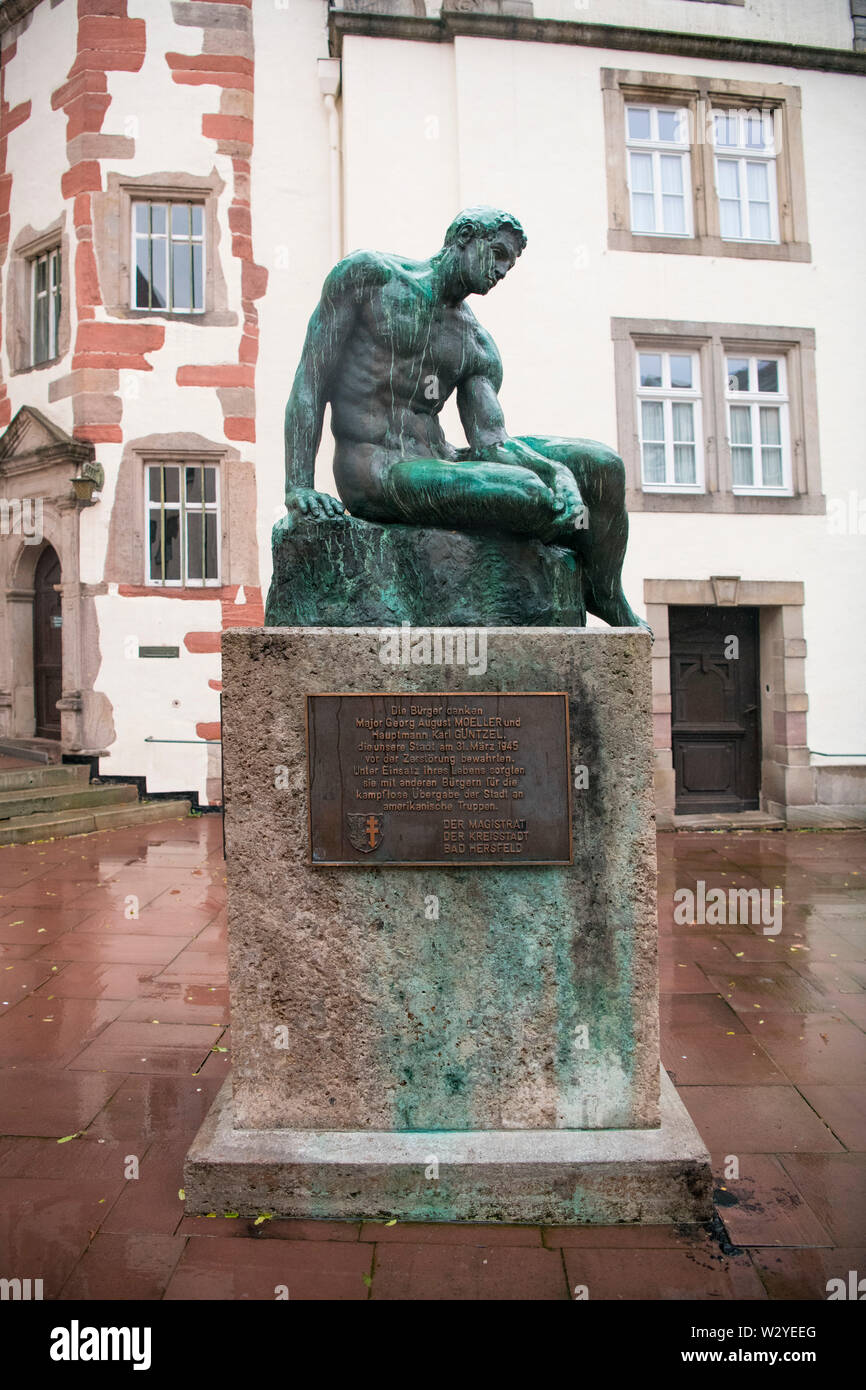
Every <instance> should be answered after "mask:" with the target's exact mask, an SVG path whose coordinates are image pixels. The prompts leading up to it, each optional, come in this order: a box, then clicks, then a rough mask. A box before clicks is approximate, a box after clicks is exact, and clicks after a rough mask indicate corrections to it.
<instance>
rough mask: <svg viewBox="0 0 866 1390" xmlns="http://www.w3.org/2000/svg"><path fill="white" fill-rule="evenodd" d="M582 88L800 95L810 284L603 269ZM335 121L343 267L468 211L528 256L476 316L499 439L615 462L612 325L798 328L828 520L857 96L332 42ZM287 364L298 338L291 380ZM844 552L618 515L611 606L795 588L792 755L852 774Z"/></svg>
mask: <svg viewBox="0 0 866 1390" xmlns="http://www.w3.org/2000/svg"><path fill="white" fill-rule="evenodd" d="M689 8H692V6H691V5H690V6H689ZM694 8H695V9H703V8H704V7H703V6H701V5H697V4H695V5H694ZM707 8H709V7H707ZM713 8H714V9H715V8H719V7H713ZM737 12H738V13H740V11H737ZM602 67H613V68H628V67H631V68H636V69H638V70H643V71H659V72H667V73H684V74H690V75H697V76H701V75H713V76H718V75H720V74H722V75H725V76H728V77H731V78H733V79H735V80H737V81H741V82H748V81H750V80H752V81H755V82H760V83H764V82H782V83H786V84H788V85H796V86H799V87H800V88H801V90H802V103H803V110H802V119H803V139H804V158H805V167H806V180H807V202H808V215H809V232H810V240H811V244H812V248H813V260H812V262H811V263H807V264H791V263H786V262H773V261H760V260H757V261H746V260H742V261H741V260H739V259H736V258H724V259H722V258H719V259H715V258H702V257H697V256H656V255H647V254H633V253H622V252H613V251H609V250H608V249H607V244H606V243H607V227H608V210H607V189H606V177H605V174H606V171H605V155H604V149H605V146H604V129H603V119H602V99H601V90H600V70H601V68H602ZM389 72H390V73H391V74H393V75H392V76H391V77H389V76H388V74H389ZM408 94H411V95H412V97H413V99H412V100H409V95H408ZM431 116H432V117H436V118H438V121H439V129H440V131H442V132H443V133H444V134H443V140H442V144H441V148H440V149H438V150H437V151H436V152H431V149H430V146H431V143H432V142H431V141H430V140H429V139H427V138H426V137H425V130H427V129H429V118H430V117H431ZM343 118H344V135H343V139H344V149H345V154H346V168H345V189H346V238H345V246H346V249H347V250H351V249H353V248H354V247H357V246H378V247H381V248H382V249H393V250H399V251H401V252H404V253H406V254H409V255H419V256H420V255H425V254H430V253H432V252H433V251H435V250H436V249H437V248H438V246H439V245H440V244H441V236H442V232H443V231H444V229H445V226H446V225H447V223H448V222H449V221H450V220H451V218H452V217H453V215H454V213H455V212H456V211H457V210H458V209H459V208H460V207H462V206H467V205H469V204H473V203H483V202H489V203H492V204H494V205H498V206H502V207H505V208H507V209H509V210H511V211H513V212H515V213H516V214H517V215H518V216H519V217H520V218H521V220H522V221H523V223H524V226H525V228H526V231H527V234H528V237H529V245H528V248H527V250H526V252H525V253H524V256H523V258H522V259H521V261H520V262H519V264H518V266H517V268H516V270H515V271H514V272H513V273H512V275H511V276H510V277H509V279H508V280H507V281H506V282H505V284H504V285H503V286H501V287H499V288H498V289H497V290H496V291H495V292H494V293H493V294H491V295H490V296H488V297H487V298H486V299H485V300H484V301H483V303H482V302H480V301H474V307H475V309H476V311H477V312H478V314H479V317H480V318H481V319H482V320H483V322H484V324H485V326H487V327H488V328H489V329H490V330H491V331H492V333H493V335H494V337H495V339H496V341H497V343H498V345H499V348H500V351H501V353H502V356H503V360H504V363H505V381H504V385H503V390H502V399H503V404H504V407H505V412H506V419H507V422H508V427H509V429H510V431H511V432H512V433H513V434H519V433H522V432H537V433H551V434H555V433H562V434H572V435H584V436H589V437H592V438H597V439H601V440H604V441H606V442H609V443H614V444H615V443H616V440H617V421H616V413H615V396H614V378H613V348H612V344H611V336H610V320H611V318H612V317H628V318H648V319H649V318H666V319H674V320H676V319H682V320H698V321H707V322H710V321H715V322H742V323H754V324H766V325H768V326H773V325H791V326H796V327H800V326H804V327H810V328H814V329H815V331H816V336H817V386H818V411H819V424H820V440H821V463H822V479H823V489H824V492H825V493H826V495H827V497H828V498H836V497H838V498H846V497H847V495H848V492H849V490H850V489H855V490H856V489H858V488H862V484H861V482H860V475H861V471H862V464H861V461H860V456H859V455H860V451H859V448H858V446H857V445H856V443H855V442H854V441H857V440H859V439H861V438H862V437H863V434H864V427H866V397H864V393H863V391H862V388H861V384H860V380H859V376H860V374H859V371H858V357H859V346H858V344H859V332H860V330H859V322H860V320H861V318H862V312H863V300H864V294H863V291H864V278H863V276H864V272H863V266H862V254H861V251H860V246H861V228H862V223H863V218H864V213H866V207H864V202H866V190H864V187H863V183H862V179H861V178H860V177H859V176H858V175H857V167H858V161H859V160H860V158H861V151H862V149H863V147H864V140H866V90H864V86H863V83H862V81H861V80H860V79H858V78H856V77H853V76H844V75H836V74H831V73H824V72H817V71H810V70H805V69H803V70H797V71H792V70H790V69H782V68H777V67H769V66H763V65H759V64H751V63H740V64H731V63H726V64H719V63H714V62H712V61H710V60H707V59H691V58H689V59H686V58H678V57H670V56H666V55H652V54H646V53H635V54H630V53H625V52H614V51H603V50H592V49H587V48H581V47H570V46H565V45H562V46H559V45H549V44H539V43H516V42H503V41H496V40H484V39H475V38H458V39H457V40H456V41H455V43H454V44H453V45H448V44H443V45H435V44H420V43H419V44H414V43H409V42H404V41H398V40H383V39H372V38H364V37H347V38H346V39H345V40H344V47H343ZM455 142H456V147H457V161H456V168H455V166H454V165H453V164H452V163H451V160H452V158H453V149H454V144H455ZM455 173H456V178H455ZM843 185H844V187H845V190H846V192H845V197H844V198H840V196H839V189H840V186H843ZM313 288H314V287H313ZM313 303H315V288H314V293H313V296H312V297H311V298H310V300H309V307H310V308H311V307H312V305H313ZM300 343H301V335H300V334H298V336H297V337H296V338H295V343H294V348H295V351H294V352H293V354H292V355H293V358H295V359H296V356H297V351H298V350H299V348H300ZM260 408H261V407H260ZM448 412H449V408H448V407H446V413H445V415H444V420H445V423H446V431H447V432H448V433H449V435H451V436H453V435H455V433H457V429H456V427H455V422H454V414H453V411H451V413H450V414H449V413H448ZM457 442H461V441H460V439H459V437H458V441H457ZM864 546H866V541H864V537H862V536H859V535H851V536H843V537H839V536H835V535H832V534H831V533H830V531H829V528H828V521H827V518H825V517H822V516H792V517H785V516H763V517H753V516H736V517H735V516H713V515H707V514H678V515H673V514H665V513H661V514H659V513H656V514H646V513H644V514H637V515H635V516H633V518H632V539H631V543H630V549H629V555H628V559H627V565H626V572H625V584H626V590H627V592H628V593H629V595H630V597H631V599H632V601H633V602H634V603H635V605H636V606H637V607H638V608H640V605H641V595H642V589H643V580H644V578H690V579H693V578H699V579H703V578H708V577H709V576H710V575H712V574H740V575H741V576H742V577H743V578H748V579H753V580H770V579H801V580H803V581H804V583H805V591H806V608H805V629H806V638H807V641H808V644H809V657H808V666H807V689H808V692H809V696H810V711H809V726H808V727H809V743H810V746H811V747H812V748H814V749H818V750H821V751H822V752H830V753H835V752H838V753H846V754H850V753H857V752H862V751H864V750H866V729H864V721H863V713H862V698H861V697H860V695H859V693H858V692H859V691H861V690H862V688H863V685H864V683H866V653H864V650H863V648H862V645H860V644H856V643H854V644H852V642H851V640H850V634H851V632H852V631H854V632H856V631H858V630H860V628H861V627H862V625H863V623H864V621H866V585H864V583H863V579H864V572H863V571H864V563H863V562H864Z"/></svg>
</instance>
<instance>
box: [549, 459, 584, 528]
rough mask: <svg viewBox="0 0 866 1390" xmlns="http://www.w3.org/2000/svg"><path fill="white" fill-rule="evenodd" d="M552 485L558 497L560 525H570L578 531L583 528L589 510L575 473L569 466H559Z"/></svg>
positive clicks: (555, 495) (557, 507)
mask: <svg viewBox="0 0 866 1390" xmlns="http://www.w3.org/2000/svg"><path fill="white" fill-rule="evenodd" d="M551 486H552V488H553V495H554V497H555V498H556V504H557V506H556V509H557V512H558V513H559V525H560V526H561V527H563V529H564V528H565V527H567V526H568V525H571V526H572V527H573V528H574V529H575V530H576V531H578V530H581V529H583V528H584V527H585V526H586V523H587V510H586V505H585V503H584V500H583V498H582V497H581V495H580V488H579V487H578V486H577V483H576V482H575V480H574V474H573V473H572V472H571V471H570V469H568V468H557V470H556V475H555V477H554V478H553V480H552V483H551Z"/></svg>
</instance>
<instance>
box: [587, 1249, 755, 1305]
mask: <svg viewBox="0 0 866 1390" xmlns="http://www.w3.org/2000/svg"><path fill="white" fill-rule="evenodd" d="M563 1255H564V1257H565V1268H566V1271H567V1273H568V1285H569V1289H570V1290H571V1294H572V1297H578V1296H581V1297H584V1298H586V1297H588V1298H589V1300H590V1301H592V1302H595V1301H597V1300H598V1299H629V1300H631V1299H646V1298H651V1299H659V1298H661V1299H666V1300H677V1301H679V1300H680V1299H700V1300H705V1299H713V1300H717V1301H719V1302H723V1301H726V1300H728V1299H755V1300H759V1299H765V1298H766V1297H767V1294H766V1291H765V1289H764V1286H763V1284H762V1283H761V1280H760V1278H759V1277H758V1274H757V1272H756V1270H755V1269H754V1267H753V1265H752V1263H751V1261H750V1259H749V1256H748V1255H738V1256H737V1257H735V1258H730V1259H729V1258H726V1257H725V1256H723V1255H721V1254H720V1253H719V1251H718V1249H716V1250H714V1251H708V1250H652V1251H646V1250H623V1249H619V1250H575V1249H564V1250H563ZM584 1289H585V1290H586V1293H585V1294H584V1293H582V1290H584ZM576 1291H581V1292H580V1293H579V1294H578V1292H576Z"/></svg>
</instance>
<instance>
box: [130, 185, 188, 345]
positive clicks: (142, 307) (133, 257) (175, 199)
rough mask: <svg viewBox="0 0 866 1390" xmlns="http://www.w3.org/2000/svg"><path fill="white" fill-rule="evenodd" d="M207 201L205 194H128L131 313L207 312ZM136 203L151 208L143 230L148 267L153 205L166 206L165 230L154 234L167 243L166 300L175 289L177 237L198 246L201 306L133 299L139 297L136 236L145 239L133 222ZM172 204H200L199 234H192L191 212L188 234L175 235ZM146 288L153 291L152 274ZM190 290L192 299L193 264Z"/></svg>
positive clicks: (157, 206)
mask: <svg viewBox="0 0 866 1390" xmlns="http://www.w3.org/2000/svg"><path fill="white" fill-rule="evenodd" d="M206 204H207V200H206V198H204V197H198V198H197V197H189V196H187V197H184V196H183V195H182V194H178V195H176V196H171V195H166V196H165V197H163V198H153V197H148V196H144V195H142V196H140V197H136V196H133V197H131V198H130V218H129V235H130V243H131V244H130V253H129V267H130V275H129V300H130V302H129V308H130V310H132V312H134V313H144V314H154V313H156V314H165V315H167V316H169V317H171V318H173V319H175V318H179V317H183V316H184V315H193V316H194V317H195V318H201V316H202V315H203V314H205V313H206V312H207V304H206V297H207V205H206ZM138 207H146V208H149V209H151V212H150V215H149V218H148V221H149V223H150V226H149V228H148V232H147V234H146V240H147V241H148V242H149V243H150V246H151V252H150V261H151V268H152V266H153V249H152V248H153V242H154V232H153V226H152V224H153V212H152V209H153V208H155V207H156V208H165V212H166V230H165V233H164V235H160V234H159V233H157V234H156V236H157V238H158V239H159V240H162V241H165V245H166V287H167V294H168V299H169V301H171V300H172V299H173V297H174V295H173V289H174V256H173V254H172V251H173V246H174V243H175V241H177V242H179V243H181V244H184V243H185V244H187V245H188V246H189V247H190V248H192V247H193V246H195V245H197V246H201V307H200V308H198V309H195V308H193V307H192V305H182V306H178V307H175V305H174V304H172V303H171V302H169V303H168V304H165V305H150V304H136V303H135V300H136V299H137V298H138V283H137V270H136V267H137V264H138V257H137V250H138V242H139V240H144V239H145V237H144V236H142V234H141V233H140V232H139V231H138V230H137V228H136V225H135V215H136V208H138ZM175 207H187V208H189V209H190V210H191V209H192V208H193V207H198V208H201V214H202V215H201V228H202V229H201V233H200V235H194V234H193V233H192V218H191V216H190V218H189V226H190V233H189V235H188V236H187V237H175V235H174V232H173V231H172V215H171V214H172V209H173V208H175ZM190 257H191V259H192V250H190ZM149 288H150V292H151V295H152V293H153V279H152V276H151V280H150V282H149ZM190 291H191V293H190V299H191V300H194V299H195V286H194V284H193V275H192V266H191V275H190Z"/></svg>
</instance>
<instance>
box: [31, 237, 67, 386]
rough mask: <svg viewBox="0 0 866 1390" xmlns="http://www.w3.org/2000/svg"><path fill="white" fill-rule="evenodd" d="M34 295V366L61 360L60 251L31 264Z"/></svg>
mask: <svg viewBox="0 0 866 1390" xmlns="http://www.w3.org/2000/svg"><path fill="white" fill-rule="evenodd" d="M30 277H31V278H30V284H31V294H32V317H31V325H32V328H31V336H30V347H31V357H30V361H31V366H36V365H37V364H38V363H39V362H51V361H52V360H53V359H54V358H55V357H58V356H59V347H58V343H59V328H60V306H61V291H60V248H59V247H56V246H55V247H54V248H53V249H52V250H50V251H45V252H44V253H43V254H42V255H41V256H34V257H33V259H32V260H31V262H30Z"/></svg>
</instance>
